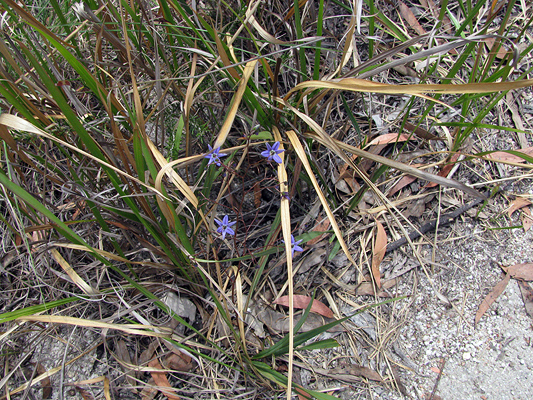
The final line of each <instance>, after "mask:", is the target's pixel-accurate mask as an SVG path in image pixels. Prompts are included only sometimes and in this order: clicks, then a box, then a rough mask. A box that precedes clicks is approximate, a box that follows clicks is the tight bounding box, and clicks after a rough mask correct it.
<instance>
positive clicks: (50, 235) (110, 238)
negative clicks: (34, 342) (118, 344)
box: [0, 0, 531, 399]
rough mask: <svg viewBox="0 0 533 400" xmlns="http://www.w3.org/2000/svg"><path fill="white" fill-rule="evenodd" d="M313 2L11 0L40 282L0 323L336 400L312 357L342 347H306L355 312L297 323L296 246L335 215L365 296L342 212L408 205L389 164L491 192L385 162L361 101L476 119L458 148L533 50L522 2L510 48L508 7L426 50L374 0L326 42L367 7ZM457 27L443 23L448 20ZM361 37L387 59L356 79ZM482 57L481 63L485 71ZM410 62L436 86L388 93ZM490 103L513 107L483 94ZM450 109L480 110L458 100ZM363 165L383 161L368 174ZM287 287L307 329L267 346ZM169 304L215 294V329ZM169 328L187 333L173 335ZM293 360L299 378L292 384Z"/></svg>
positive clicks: (16, 109)
mask: <svg viewBox="0 0 533 400" xmlns="http://www.w3.org/2000/svg"><path fill="white" fill-rule="evenodd" d="M304 3H305V4H302V2H300V4H299V3H298V2H294V3H293V2H287V3H285V2H275V4H272V5H271V7H273V8H272V9H271V10H265V9H264V8H263V7H264V5H262V4H261V3H260V2H252V3H250V4H248V5H247V6H245V5H244V3H240V2H238V3H228V4H226V3H224V4H223V6H216V7H215V6H213V7H211V6H210V5H209V4H211V3H209V4H206V5H205V7H204V8H203V9H200V8H195V7H197V6H196V5H193V6H189V5H187V3H185V2H180V1H176V0H164V1H160V2H159V3H158V5H157V6H155V8H149V7H148V5H147V3H144V2H132V3H126V2H108V3H106V4H105V5H102V6H99V5H98V3H96V2H87V3H85V4H83V3H73V2H72V3H71V2H64V3H62V4H60V3H59V2H56V1H52V2H51V3H50V5H49V6H48V5H44V4H43V5H36V6H34V7H22V6H20V5H19V4H18V3H16V2H13V1H9V0H5V1H2V2H1V7H2V11H3V12H4V25H3V41H2V43H1V44H0V53H1V57H2V64H1V68H0V74H1V79H2V82H1V83H0V95H1V96H2V98H1V107H2V112H3V113H2V115H0V137H1V138H2V141H3V156H2V160H1V162H2V171H0V184H1V185H2V189H3V194H2V195H3V197H2V200H3V202H2V207H3V212H2V223H3V229H4V240H5V246H6V247H7V248H9V254H10V257H11V258H10V259H9V262H5V265H9V266H10V267H9V271H8V273H9V274H10V275H11V276H13V277H14V276H17V275H19V274H21V273H22V272H24V274H26V275H27V276H29V277H31V278H28V280H27V281H19V282H18V283H17V285H14V286H12V287H11V288H10V290H14V293H23V292H25V293H28V294H29V295H30V296H31V297H35V298H36V299H37V300H36V303H37V304H34V305H31V306H30V305H26V304H23V305H20V306H19V305H17V306H16V307H15V308H16V309H15V310H12V311H4V312H3V314H0V322H4V323H7V322H9V321H13V320H15V319H16V320H18V321H33V322H39V323H50V324H70V325H75V326H84V327H90V328H98V329H112V330H115V331H119V332H122V333H123V334H124V335H139V336H144V337H147V338H149V337H156V338H160V339H161V340H164V341H165V342H167V343H169V345H170V346H171V347H172V348H173V349H181V351H183V354H186V355H188V356H189V357H192V358H193V359H194V360H196V363H198V364H202V365H208V366H209V368H212V369H213V370H217V371H224V373H225V374H226V375H227V376H215V377H212V378H209V374H208V373H207V372H205V374H204V376H203V379H204V381H202V384H204V385H206V386H207V387H206V389H209V390H212V391H213V393H218V394H219V395H228V396H229V393H231V391H232V390H233V389H232V387H233V388H234V387H235V386H236V385H237V384H238V385H240V387H243V388H244V387H246V386H247V385H255V386H260V387H261V386H262V387H264V388H268V389H269V390H270V392H269V394H267V395H265V397H268V398H271V397H272V396H273V395H272V393H273V392H272V391H278V390H280V388H285V389H286V391H287V397H288V398H290V397H291V395H292V393H293V389H294V390H295V393H297V394H298V395H299V396H304V397H308V396H310V397H316V398H323V399H327V398H331V397H332V396H330V395H327V394H324V393H321V392H318V391H316V390H311V389H309V388H306V387H302V386H301V385H296V384H293V376H292V374H293V358H294V351H295V349H297V350H305V349H326V348H331V347H332V346H335V345H336V342H335V341H334V340H331V339H326V340H318V341H316V342H315V343H314V344H313V345H312V346H310V347H309V346H308V347H305V343H306V342H307V341H308V340H310V339H313V338H317V337H319V336H320V334H322V333H323V332H325V331H326V330H327V329H330V328H332V327H333V326H335V325H338V324H340V323H342V322H344V321H346V320H347V319H349V317H344V318H341V316H340V315H337V317H339V318H338V319H337V320H336V321H334V322H330V323H329V324H324V325H323V326H320V327H316V328H314V329H311V330H310V331H309V332H306V333H298V332H299V329H300V328H301V327H302V325H303V324H304V323H305V321H306V318H307V317H308V315H309V312H310V310H311V305H312V302H310V303H309V306H308V307H307V309H306V310H305V312H304V313H303V316H302V317H301V318H300V319H299V322H297V323H296V324H295V319H294V304H293V297H294V296H293V295H294V285H293V275H294V271H293V258H294V257H295V253H294V250H296V251H299V250H305V249H306V248H305V244H306V243H308V242H309V241H311V240H312V239H314V238H316V237H318V236H320V235H322V234H323V233H324V232H323V231H319V232H313V231H312V229H307V228H305V227H302V226H298V225H299V222H300V221H301V220H302V219H304V218H305V215H306V214H307V213H308V212H309V209H310V208H311V207H310V204H311V203H313V202H315V201H319V202H320V203H321V205H322V208H323V210H324V214H325V216H326V217H327V218H328V219H329V221H330V223H331V229H330V230H328V231H327V233H328V234H329V235H330V238H331V242H332V245H333V249H334V250H333V251H332V253H331V254H330V259H332V258H333V257H335V255H336V254H338V253H339V252H341V251H342V252H344V253H345V255H346V257H347V260H348V262H349V263H350V264H351V265H352V267H353V268H354V269H357V271H358V273H359V275H358V278H357V280H358V283H360V282H361V280H362V279H363V276H364V275H365V272H364V271H363V269H362V266H361V264H360V263H358V262H356V261H355V259H354V258H356V257H353V251H351V250H350V246H349V245H348V244H347V243H346V241H345V240H346V237H345V235H344V234H343V228H345V226H343V225H342V224H341V223H340V222H338V221H337V219H336V216H338V215H340V214H339V212H342V211H344V212H345V213H346V214H347V213H349V212H350V210H352V209H353V208H354V207H356V206H357V204H358V202H359V201H360V199H361V198H362V196H363V193H364V192H365V191H366V190H367V189H368V188H372V189H373V190H374V191H375V192H376V193H377V194H378V196H379V197H380V199H381V201H382V202H383V203H384V204H386V205H390V200H389V199H387V198H386V197H385V196H384V195H383V193H381V192H380V191H379V189H378V188H377V187H376V185H375V183H376V182H377V181H378V180H379V179H381V178H382V176H383V174H384V173H385V172H386V170H387V168H394V169H395V170H399V171H402V172H404V173H406V174H410V175H414V176H416V177H418V178H420V179H424V180H428V181H431V182H435V183H437V184H440V185H443V186H448V187H452V188H456V189H459V190H462V191H464V192H466V193H469V194H471V195H474V196H479V195H480V194H479V192H477V191H476V190H474V189H472V188H471V187H469V186H466V185H465V184H463V183H460V182H458V181H455V180H452V179H448V178H446V177H440V176H437V175H434V174H430V173H428V172H425V171H423V170H420V169H416V168H414V167H411V166H409V165H406V164H403V163H401V162H399V161H396V160H394V159H393V158H392V157H383V156H380V155H378V154H373V153H372V152H369V151H366V150H363V149H362V145H364V144H365V141H367V139H368V137H370V136H372V135H373V134H374V133H375V129H374V127H373V125H372V115H371V113H369V115H367V116H366V118H365V119H362V118H361V113H360V111H358V110H357V108H358V107H362V108H364V107H367V108H368V102H369V101H370V102H371V101H372V100H368V99H372V97H371V96H370V94H383V95H395V96H410V98H409V100H408V101H406V102H405V106H404V107H403V109H402V110H401V112H400V113H398V116H397V121H398V125H399V126H400V127H401V129H400V133H402V132H403V129H404V128H405V127H406V123H407V122H409V121H411V122H409V124H411V125H413V126H416V127H419V126H421V125H427V123H428V121H438V120H439V116H440V115H443V113H445V112H447V110H449V109H450V106H451V107H454V108H460V112H459V113H458V114H457V115H458V120H457V121H451V122H448V123H445V124H442V123H438V122H437V123H435V124H434V123H433V122H431V124H430V126H432V125H438V126H444V125H445V126H449V127H457V131H456V133H455V135H454V136H453V137H452V138H451V140H449V142H448V143H447V145H448V148H446V149H444V150H443V151H444V152H446V153H450V154H451V153H453V152H455V151H457V150H459V149H460V148H461V146H462V144H463V143H464V142H465V140H466V139H467V138H468V136H469V135H470V134H471V133H472V131H473V130H474V129H475V127H476V126H478V125H479V124H480V123H481V122H482V121H483V118H484V117H485V116H486V115H487V113H488V112H489V111H490V109H492V108H493V107H494V105H495V104H496V103H497V101H498V100H499V99H500V98H501V96H502V94H501V93H499V92H500V91H507V90H510V89H514V88H519V87H525V86H529V85H530V84H531V81H529V80H525V78H526V76H527V74H528V73H530V71H526V70H524V71H520V73H517V74H515V75H518V77H517V78H518V79H514V80H512V81H511V80H509V79H508V78H509V77H510V76H511V75H512V74H513V73H514V72H515V71H518V70H519V69H518V66H519V65H520V60H521V59H522V58H524V57H525V56H526V55H527V54H528V53H529V51H530V50H531V45H530V46H529V47H527V48H525V49H523V50H520V49H518V47H517V46H518V43H519V42H520V40H521V39H522V38H523V37H524V35H525V32H526V30H525V28H524V29H522V30H520V31H519V32H514V31H513V30H512V29H511V27H509V24H508V21H509V19H510V18H511V13H512V4H511V5H510V6H509V9H508V11H506V12H505V13H504V15H503V16H502V17H501V18H502V21H504V23H502V25H501V28H500V29H499V31H498V32H497V34H494V33H493V32H492V31H491V29H492V28H491V26H492V25H491V24H492V23H493V21H494V18H495V15H496V14H497V13H496V11H495V10H490V11H488V14H487V16H485V17H480V9H481V7H482V6H481V5H476V6H474V7H471V5H470V3H465V4H463V3H461V2H460V10H458V11H457V13H456V14H454V15H455V16H456V20H454V21H453V22H454V23H455V27H454V28H455V32H454V34H453V35H451V34H449V35H448V36H446V37H442V35H440V32H438V31H437V32H435V33H436V34H437V35H438V37H439V39H438V40H440V41H437V39H435V38H434V37H432V36H430V35H428V36H423V37H412V36H411V33H410V32H409V31H407V32H406V31H405V30H404V29H403V28H402V27H401V26H400V25H399V24H398V23H397V22H394V18H395V17H390V18H389V17H387V16H386V15H387V14H388V13H387V10H383V11H381V10H380V7H379V6H378V5H377V4H374V2H372V1H371V2H368V4H367V5H368V8H365V10H366V11H370V12H369V13H368V14H365V15H369V17H365V18H364V20H363V26H362V28H358V25H359V24H360V22H361V21H360V19H361V15H358V14H357V12H356V13H355V14H353V16H352V17H351V18H350V19H349V24H348V28H347V29H344V28H342V29H339V28H338V27H337V26H332V27H331V28H332V29H333V31H331V32H328V33H327V34H326V30H325V29H324V24H326V21H327V20H328V19H327V16H326V14H327V12H328V11H329V12H336V11H338V10H337V9H335V8H333V9H330V8H328V7H340V8H339V9H340V10H342V8H344V9H345V10H346V11H348V12H350V13H352V10H351V8H350V7H351V5H350V4H348V3H346V4H344V3H342V2H334V3H333V4H335V6H331V5H326V3H325V2H323V1H319V2H318V4H317V5H316V9H315V8H313V7H315V5H312V3H306V2H304ZM479 4H482V3H479ZM191 7H192V8H191ZM275 10H281V11H276V12H274V11H275ZM509 10H510V11H509ZM366 11H365V12H366ZM280 13H281V14H280ZM445 14H446V13H445V12H444V11H442V12H440V13H439V15H438V21H439V23H438V24H437V27H439V26H440V25H439V24H442V23H443V20H444V17H445ZM280 15H281V17H279V16H280ZM278 17H279V18H278ZM333 21H334V20H333ZM530 23H531V20H528V21H524V25H523V26H524V27H528V26H529V24H530ZM328 29H329V28H328ZM359 29H362V30H361V32H362V34H361V35H362V37H361V39H363V40H364V41H365V42H364V43H365V51H367V54H368V60H367V61H365V62H361V63H359V64H358V65H355V64H354V62H353V60H356V59H357V54H356V50H357V46H358V42H357V40H359V38H358V36H357V35H356V31H358V30H359ZM513 34H514V35H515V36H512V35H513ZM511 37H513V39H512V42H513V45H512V46H510V47H511V50H512V51H511V52H509V54H508V55H506V56H505V57H504V58H502V59H501V61H500V62H499V63H495V55H494V54H493V53H489V54H486V53H484V52H483V43H482V40H484V39H486V38H492V39H496V40H499V41H500V40H501V39H503V38H506V39H507V42H505V41H504V40H501V43H500V42H498V43H499V44H494V45H493V47H492V49H493V50H494V51H497V49H498V48H499V46H502V45H503V46H505V45H509V44H510V42H509V40H510V38H511ZM341 38H342V40H341ZM339 40H341V41H340V42H339ZM452 50H453V51H455V52H456V53H455V54H450V52H451V51H452ZM436 55H438V57H437V56H436ZM391 58H392V60H391ZM331 59H333V62H331V61H329V60H331ZM472 61H474V62H475V65H474V67H473V68H472V69H471V70H469V69H467V68H465V66H466V65H468V63H470V62H472ZM408 63H415V64H418V65H421V64H424V63H425V64H424V65H426V67H425V68H423V69H421V70H420V71H421V72H420V73H419V74H418V77H417V78H416V81H417V83H416V84H409V85H405V84H391V83H386V82H383V81H381V80H383V79H384V74H385V72H388V71H390V70H391V68H394V67H398V66H401V65H404V64H408ZM465 71H469V73H468V74H467V75H464V74H465ZM362 78H366V79H362ZM368 78H372V79H374V80H372V81H370V80H368ZM394 79H395V80H397V81H402V79H403V78H402V77H401V76H395V77H394ZM408 81H409V82H411V83H412V81H413V79H408ZM459 82H461V83H459ZM489 92H492V93H495V94H492V95H490V97H489V98H488V99H487V98H486V97H482V96H481V94H483V93H489ZM432 94H434V95H435V96H434V97H433V98H432V97H429V96H430V95H432ZM450 94H460V96H458V97H455V98H454V99H453V100H450V99H451V98H450V97H440V96H449V95H450ZM480 104H483V107H481V106H480ZM437 107H439V108H438V109H437ZM415 109H417V110H418V112H417V117H416V118H412V117H411V115H412V114H413V110H415ZM474 111H476V112H477V116H476V117H474V118H472V115H473V114H476V112H474ZM446 124H447V125H446ZM351 126H353V128H354V132H353V133H356V134H357V135H355V134H354V135H352V136H351V137H350V135H347V136H346V138H347V140H344V141H343V140H342V135H341V134H339V133H340V132H341V131H344V132H347V131H350V130H351ZM365 132H366V134H365ZM356 136H357V137H358V138H359V139H358V142H357V143H355V142H354V140H352V139H353V137H356ZM324 154H327V155H328V156H329V157H331V159H335V160H340V161H341V162H343V163H345V164H346V165H347V166H348V168H350V170H351V171H353V173H354V174H356V175H354V176H357V177H359V179H360V182H361V185H360V187H361V189H360V190H359V191H358V192H354V193H353V194H352V195H351V196H350V199H349V200H348V208H346V209H342V208H340V206H341V204H340V203H341V199H339V197H338V196H336V195H335V193H334V192H333V191H332V190H331V188H330V187H329V184H330V177H329V174H328V173H327V171H326V169H327V168H329V166H330V165H326V168H324V163H323V162H322V161H321V160H320V158H321V157H323V155H324ZM363 159H365V160H370V161H372V162H374V163H378V164H379V165H380V166H381V167H379V168H375V169H374V170H369V169H368V168H367V169H366V170H365V169H364V168H362V166H361V164H360V162H361V161H360V160H363ZM368 171H370V172H371V173H368ZM339 209H340V211H338V210H339ZM335 210H337V214H335ZM298 230H299V231H300V233H301V234H298V233H297V231H298ZM300 246H301V247H300ZM280 258H281V259H282V258H285V259H286V260H285V263H284V265H286V273H285V274H283V276H282V279H284V281H283V282H269V280H268V276H269V272H270V265H269V260H272V259H280ZM15 259H17V260H18V262H16V261H15ZM24 262H27V265H26V266H23V264H24ZM6 268H7V267H6ZM58 268H61V269H58ZM17 269H20V271H18V272H17ZM6 271H7V269H6ZM56 277H57V278H56ZM272 284H274V286H273V287H272V289H271V290H273V291H274V292H275V291H278V290H280V289H281V292H283V291H285V290H286V291H287V294H288V296H289V312H288V320H289V327H288V333H287V334H285V336H283V335H282V334H280V333H278V334H277V336H276V334H275V333H274V332H272V333H271V335H270V336H267V337H264V338H259V339H260V340H258V339H257V337H255V339H253V338H254V332H253V324H251V323H250V319H249V317H250V312H249V311H248V310H249V308H250V306H251V304H252V303H254V304H255V303H257V302H258V299H259V298H261V297H265V293H266V292H267V290H266V289H265V288H266V287H267V285H272ZM45 288H46V289H45ZM285 288H286V289H285ZM169 291H170V292H173V293H174V292H176V293H179V294H180V295H181V296H183V297H185V298H188V299H191V300H192V301H194V306H195V307H196V309H198V311H199V314H200V316H201V317H199V319H198V320H194V321H192V320H188V319H187V318H186V317H184V316H183V315H181V316H180V315H178V314H179V313H178V312H177V311H176V310H175V309H174V310H173V309H172V308H170V307H169V305H168V304H167V303H165V302H164V301H162V299H163V297H164V296H166V295H167V294H168V292H169ZM281 292H280V293H278V295H279V296H281V294H282V293H281ZM102 302H106V304H107V305H108V307H107V310H106V311H105V312H101V313H100V315H99V318H91V319H87V320H86V319H83V318H81V314H79V315H76V314H75V310H74V311H73V309H72V308H69V307H68V305H69V304H72V303H75V304H84V305H85V306H86V307H90V306H92V305H94V304H100V303H102ZM381 304H383V303H380V302H376V301H373V300H369V302H368V306H377V305H381ZM145 307H146V308H145ZM43 312H46V314H45V315H38V314H40V313H43ZM72 313H74V314H72ZM154 315H155V316H154ZM165 316H170V317H171V318H172V319H173V320H174V321H176V322H174V324H178V325H179V326H181V327H182V328H180V329H181V331H180V332H181V333H176V331H173V330H172V329H170V328H168V327H163V326H161V325H162V321H163V320H164V318H165ZM158 317H159V318H158ZM251 317H252V318H253V316H251ZM108 321H113V322H108ZM13 329H16V328H13ZM285 355H286V356H287V357H286V358H285ZM203 363H205V364H203ZM282 364H287V368H286V370H287V374H282V373H280V372H279V368H278V367H279V365H282ZM182 372H183V371H182ZM139 379H140V378H139ZM206 382H207V383H206ZM228 382H233V384H232V385H230V384H228ZM143 384H144V382H143ZM191 387H192V386H191ZM106 390H107V391H106ZM180 390H181V391H183V392H187V391H188V390H190V387H187V386H186V385H185V384H183V386H182V387H180V388H179V389H178V392H179V391H180ZM104 392H105V394H106V395H108V389H104Z"/></svg>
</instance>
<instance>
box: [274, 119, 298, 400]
mask: <svg viewBox="0 0 533 400" xmlns="http://www.w3.org/2000/svg"><path fill="white" fill-rule="evenodd" d="M272 130H273V133H274V139H275V140H276V141H277V142H279V143H280V150H283V144H282V143H283V142H282V137H281V134H280V132H279V130H278V128H277V127H276V126H274V127H273V128H272ZM282 160H284V158H283V157H282ZM278 180H279V190H280V192H281V193H285V192H288V191H289V186H288V184H287V182H288V177H287V171H286V170H285V162H284V161H282V163H281V164H279V165H278ZM280 203H281V204H280V208H281V230H282V233H283V240H284V241H285V255H286V257H287V282H288V284H289V333H288V335H289V371H288V374H287V379H288V385H287V400H291V398H292V373H293V371H292V369H293V363H294V282H293V266H292V241H291V236H292V234H291V212H290V205H289V199H287V198H286V197H285V196H282V197H281V201H280Z"/></svg>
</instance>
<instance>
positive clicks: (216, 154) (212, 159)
mask: <svg viewBox="0 0 533 400" xmlns="http://www.w3.org/2000/svg"><path fill="white" fill-rule="evenodd" d="M207 146H208V147H209V154H207V155H205V156H204V158H208V159H209V162H208V163H207V165H209V164H215V165H216V166H217V167H220V157H226V156H227V154H224V153H220V147H217V148H216V149H214V150H213V148H212V147H211V146H210V145H207Z"/></svg>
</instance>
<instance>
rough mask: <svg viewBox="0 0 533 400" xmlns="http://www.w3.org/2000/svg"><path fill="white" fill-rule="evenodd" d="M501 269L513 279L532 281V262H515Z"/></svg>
mask: <svg viewBox="0 0 533 400" xmlns="http://www.w3.org/2000/svg"><path fill="white" fill-rule="evenodd" d="M502 269H503V270H504V271H505V272H506V273H507V274H509V275H510V276H511V278H513V279H519V280H522V281H533V263H525V264H515V265H512V266H510V267H502Z"/></svg>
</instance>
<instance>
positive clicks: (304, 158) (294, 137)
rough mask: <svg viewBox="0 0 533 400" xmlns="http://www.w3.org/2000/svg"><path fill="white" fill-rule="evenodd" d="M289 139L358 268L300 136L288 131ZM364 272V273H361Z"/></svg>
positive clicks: (345, 248)
mask: <svg viewBox="0 0 533 400" xmlns="http://www.w3.org/2000/svg"><path fill="white" fill-rule="evenodd" d="M286 135H287V137H288V138H289V140H290V142H291V144H292V145H293V147H294V151H295V152H296V155H297V156H298V158H299V159H300V160H301V161H302V164H303V166H304V168H305V170H306V171H307V175H308V176H309V178H310V179H311V183H312V184H313V187H314V188H315V191H316V193H317V195H318V198H319V199H320V202H321V203H322V207H324V211H325V212H326V215H327V216H328V218H329V221H330V222H331V226H332V227H333V231H334V232H335V235H336V236H337V240H338V241H339V243H340V244H341V247H342V250H343V251H344V254H346V257H348V260H350V262H351V263H352V264H353V265H355V266H356V267H357V263H356V262H355V260H354V259H353V258H352V255H351V254H350V251H349V250H348V246H347V245H346V242H345V241H344V238H343V235H342V232H341V230H340V228H339V225H338V224H337V221H336V219H335V216H334V215H333V212H332V211H331V209H330V208H329V204H328V201H327V199H326V196H324V193H323V192H322V190H321V189H320V185H319V183H318V181H317V179H316V178H315V174H314V172H313V169H312V168H311V164H309V160H308V159H307V156H306V155H305V150H304V148H303V146H302V144H301V143H300V140H299V139H298V136H297V135H296V132H294V131H288V132H286ZM359 272H362V271H359Z"/></svg>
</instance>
